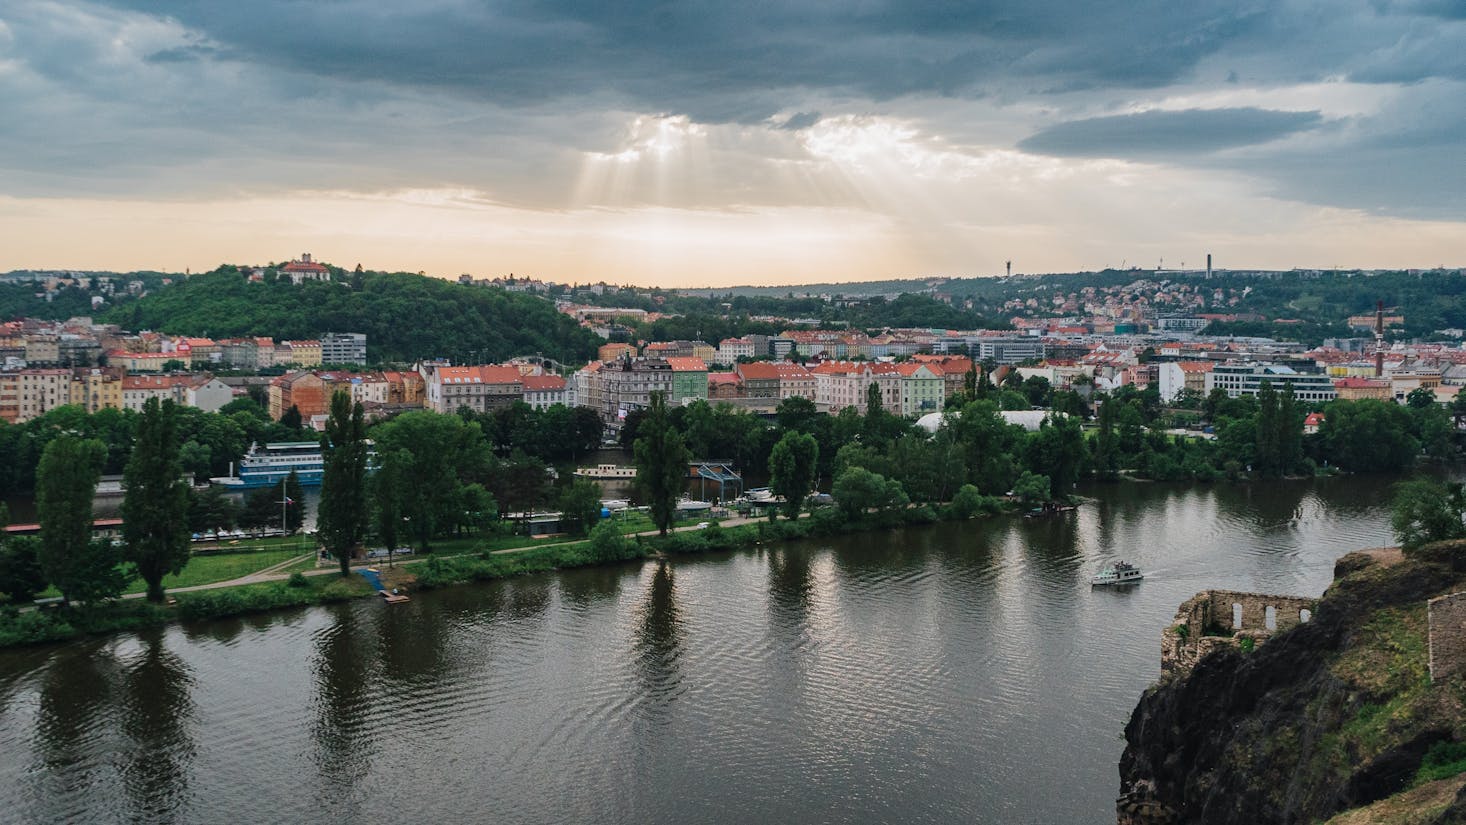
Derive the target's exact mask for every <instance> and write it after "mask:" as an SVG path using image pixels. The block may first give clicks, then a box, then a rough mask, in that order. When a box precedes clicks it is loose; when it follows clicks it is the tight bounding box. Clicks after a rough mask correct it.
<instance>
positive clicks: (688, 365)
mask: <svg viewBox="0 0 1466 825" xmlns="http://www.w3.org/2000/svg"><path fill="white" fill-rule="evenodd" d="M667 363H668V364H671V365H672V371H673V372H707V370H708V365H707V363H706V362H704V361H703V360H702V359H701V358H675V357H674V358H668V359H667Z"/></svg>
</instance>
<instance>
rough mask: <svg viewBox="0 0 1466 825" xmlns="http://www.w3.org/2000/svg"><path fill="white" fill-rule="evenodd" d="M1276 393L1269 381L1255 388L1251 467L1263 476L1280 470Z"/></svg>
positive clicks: (1272, 474)
mask: <svg viewBox="0 0 1466 825" xmlns="http://www.w3.org/2000/svg"><path fill="white" fill-rule="evenodd" d="M1278 417H1279V416H1278V393H1277V391H1276V390H1274V389H1273V385H1272V382H1271V381H1263V382H1262V384H1261V385H1260V386H1259V387H1258V388H1257V442H1256V443H1257V449H1256V450H1255V451H1254V452H1253V454H1252V469H1253V470H1254V471H1255V472H1256V473H1257V474H1258V475H1263V476H1275V475H1277V474H1278V472H1279V471H1280V469H1281V468H1280V467H1279V464H1280V461H1279V459H1280V457H1281V456H1280V450H1279V446H1280V445H1279V444H1278V429H1279V428H1278Z"/></svg>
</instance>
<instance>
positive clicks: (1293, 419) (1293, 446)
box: [1278, 383, 1303, 475]
mask: <svg viewBox="0 0 1466 825" xmlns="http://www.w3.org/2000/svg"><path fill="white" fill-rule="evenodd" d="M1302 463H1303V410H1302V409H1300V408H1299V406H1298V399H1297V397H1296V396H1295V395H1294V393H1293V385H1292V384H1291V383H1289V384H1285V385H1284V386H1283V393H1282V395H1281V396H1280V397H1279V400H1278V466H1279V470H1280V471H1281V472H1282V473H1283V474H1284V475H1286V474H1289V473H1292V472H1295V471H1296V470H1297V469H1298V467H1299V465H1301V464H1302Z"/></svg>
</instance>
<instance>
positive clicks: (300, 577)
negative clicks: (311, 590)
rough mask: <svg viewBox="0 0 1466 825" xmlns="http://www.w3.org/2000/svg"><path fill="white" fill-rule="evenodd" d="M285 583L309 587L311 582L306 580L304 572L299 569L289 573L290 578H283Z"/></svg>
mask: <svg viewBox="0 0 1466 825" xmlns="http://www.w3.org/2000/svg"><path fill="white" fill-rule="evenodd" d="M285 583H286V584H287V585H289V586H291V587H310V586H311V583H310V581H308V580H307V579H306V577H305V574H304V573H301V572H300V571H299V570H297V571H295V572H294V573H291V574H290V578H289V579H286V580H285Z"/></svg>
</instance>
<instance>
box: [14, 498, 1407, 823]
mask: <svg viewBox="0 0 1466 825" xmlns="http://www.w3.org/2000/svg"><path fill="white" fill-rule="evenodd" d="M1086 492H1087V493H1089V494H1091V495H1095V496H1097V497H1098V499H1099V500H1097V501H1095V502H1093V503H1090V504H1087V505H1086V506H1084V507H1082V508H1081V509H1080V510H1079V511H1078V512H1075V513H1071V514H1065V515H1059V516H1054V517H1050V518H1042V519H1021V518H1007V519H996V520H989V521H976V522H969V523H964V524H947V525H938V526H934V527H930V528H917V529H906V530H897V531H891V532H885V533H878V534H866V535H857V536H850V537H847V538H843V539H840V540H836V541H821V542H806V543H794V544H783V545H776V546H770V547H760V548H755V549H752V550H749V551H745V552H739V553H732V554H723V555H713V556H705V557H690V558H677V559H669V560H656V561H647V562H644V563H631V564H626V565H621V566H615V567H607V568H597V569H589V570H574V571H566V572H563V573H559V574H555V575H551V576H539V577H529V578H524V579H517V580H513V581H506V582H498V583H489V584H484V585H479V586H472V587H464V588H457V589H451V590H446V591H439V592H433V593H423V594H419V595H417V596H415V597H414V598H413V600H412V601H411V602H410V603H408V604H405V605H400V606H394V607H391V608H388V607H386V606H385V605H382V604H379V603H376V602H361V603H353V604H348V605H340V606H333V607H329V608H316V609H310V610H300V611H293V612H285V613H278V614H272V615H268V616H258V617H249V618H248V619H245V620H232V621H221V622H213V623H209V624H205V625H196V626H189V627H178V626H175V627H169V628H167V629H164V630H158V631H150V632H148V633H143V634H135V635H120V636H117V637H113V638H110V639H106V640H102V641H96V640H93V641H86V642H79V643H76V644H71V645H66V646H61V647H54V648H44V649H32V650H20V651H4V652H0V809H3V810H5V811H6V812H7V818H8V819H14V820H18V821H78V822H93V821H147V822H166V821H231V820H239V821H245V820H253V821H270V822H273V821H305V820H311V821H319V822H343V823H344V822H358V821H375V820H378V819H385V818H387V817H389V816H398V815H402V814H403V813H410V815H411V816H412V817H413V818H415V819H420V820H424V821H484V822H512V823H553V822H567V821H572V822H588V821H596V822H613V823H640V822H677V821H698V822H749V821H770V822H786V821H787V822H809V823H821V822H831V823H834V822H841V823H848V822H892V821H901V822H952V821H970V822H991V823H1025V822H1033V823H1054V822H1064V823H1100V822H1110V821H1113V815H1112V813H1111V810H1112V809H1111V804H1112V800H1113V795H1114V791H1115V787H1116V784H1117V777H1116V773H1115V761H1116V759H1117V757H1118V755H1119V751H1120V747H1121V741H1120V738H1119V737H1120V731H1121V729H1122V728H1123V725H1124V723H1125V720H1126V718H1127V717H1128V714H1129V710H1130V708H1131V707H1132V706H1133V705H1134V702H1135V700H1136V698H1137V696H1138V695H1139V693H1140V691H1141V690H1143V689H1144V688H1145V686H1146V685H1147V684H1148V683H1149V682H1150V681H1151V680H1152V679H1153V678H1154V677H1155V676H1156V674H1157V672H1158V670H1159V662H1158V647H1159V644H1158V640H1159V632H1160V629H1161V627H1162V626H1164V624H1165V623H1166V622H1167V621H1168V620H1169V619H1170V617H1171V615H1172V614H1173V613H1174V611H1175V609H1176V606H1177V605H1178V604H1180V602H1181V601H1183V600H1185V599H1186V598H1188V597H1189V596H1191V595H1192V594H1193V593H1195V592H1196V591H1197V590H1200V589H1202V588H1206V587H1228V588H1236V589H1243V590H1258V591H1271V592H1284V593H1305V594H1317V593H1320V592H1321V591H1322V590H1323V588H1324V587H1325V586H1326V585H1327V583H1328V581H1329V577H1330V573H1331V570H1332V565H1333V562H1334V560H1335V559H1336V558H1337V557H1338V556H1339V555H1341V554H1342V553H1344V552H1347V551H1348V550H1351V549H1355V548H1358V547H1361V546H1376V545H1380V544H1384V543H1386V542H1387V541H1388V539H1389V536H1388V527H1387V524H1386V517H1385V512H1384V508H1383V506H1382V503H1381V502H1382V499H1383V498H1384V497H1385V496H1386V495H1387V489H1386V486H1385V483H1384V482H1380V481H1374V480H1367V479H1364V480H1361V479H1334V480H1327V481H1319V482H1308V483H1297V482H1292V483H1290V482H1276V483H1265V484H1253V485H1247V486H1214V487H1207V486H1201V487H1169V486H1160V485H1149V484H1122V485H1114V486H1111V487H1106V488H1095V489H1091V490H1088V491H1086ZM1116 558H1125V559H1129V560H1132V561H1134V562H1136V563H1138V564H1139V565H1140V566H1141V567H1142V568H1143V569H1144V570H1145V571H1146V574H1147V578H1146V581H1145V582H1144V583H1143V584H1141V585H1138V586H1136V587H1133V588H1128V589H1125V590H1119V589H1104V588H1101V589H1091V588H1090V587H1089V584H1088V579H1089V576H1090V575H1092V574H1093V573H1094V572H1096V571H1097V570H1098V568H1099V567H1100V566H1102V565H1103V564H1105V563H1107V562H1109V561H1113V560H1114V559H1116Z"/></svg>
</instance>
